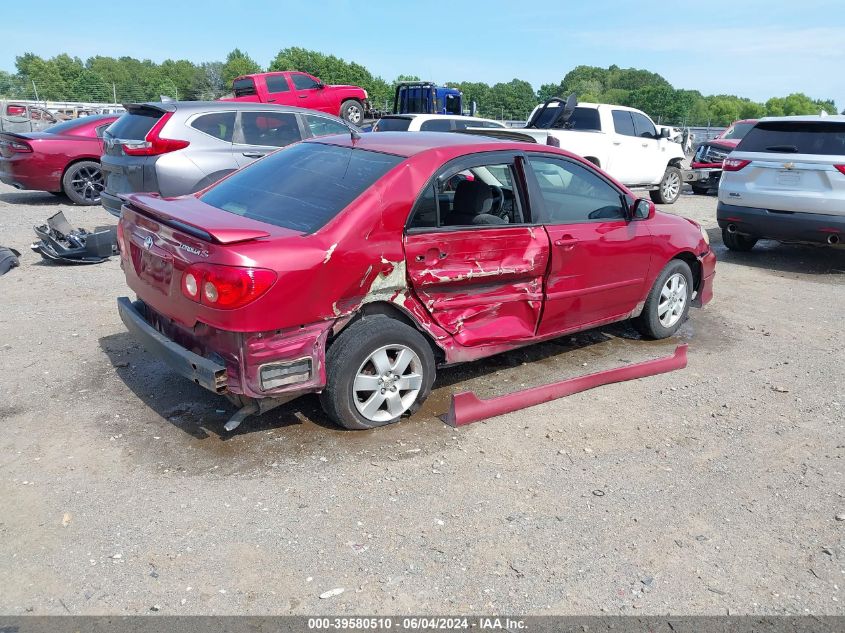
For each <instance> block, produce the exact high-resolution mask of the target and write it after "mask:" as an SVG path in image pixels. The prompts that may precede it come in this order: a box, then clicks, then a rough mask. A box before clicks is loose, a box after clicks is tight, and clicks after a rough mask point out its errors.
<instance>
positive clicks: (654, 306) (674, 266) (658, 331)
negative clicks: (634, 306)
mask: <svg viewBox="0 0 845 633" xmlns="http://www.w3.org/2000/svg"><path fill="white" fill-rule="evenodd" d="M676 274H680V275H683V277H684V279H685V280H686V298H685V300H684V305H683V310H682V311H681V312H680V315H679V318H678V320H677V321H675V322H674V323H672V324H671V325H670V326H668V327H667V326H665V325H663V323H661V322H660V316H659V314H658V307H659V306H660V299H661V292H662V291H663V287H664V286H665V285H666V282H667V281H668V280H669V278H670V277H673V276H674V275H676ZM692 289H693V286H692V271H691V270H690V268H689V265H688V264H687V263H686V262H685V261H683V260H680V259H673V260H672V261H671V262H669V263H668V264H666V267H665V268H664V269H663V270H662V271H661V272H660V274H659V275H658V276H657V279H656V280H655V281H654V285H653V286H652V287H651V291H650V292H649V293H648V297H647V298H646V301H645V306H643V311H642V313H641V314H640V316H638V317H637V318H636V319H634V327H635V328H637V330H638V331H639V332H640V334H642V335H643V336H645V337H648V338H652V339H662V338H667V337H669V336H672V335H673V334H674V333H675V332H677V331H678V328H679V327H681V325H682V324H683V322H684V321H686V318H687V314H688V313H689V306H690V302H691V300H692Z"/></svg>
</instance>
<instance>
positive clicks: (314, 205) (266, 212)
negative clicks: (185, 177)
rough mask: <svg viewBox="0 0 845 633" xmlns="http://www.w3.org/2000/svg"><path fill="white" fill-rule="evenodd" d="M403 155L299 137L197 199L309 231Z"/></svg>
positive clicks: (398, 160)
mask: <svg viewBox="0 0 845 633" xmlns="http://www.w3.org/2000/svg"><path fill="white" fill-rule="evenodd" d="M403 160H404V158H402V157H401V156H393V155H390V154H381V153H377V152H370V151H367V150H362V149H353V148H351V147H337V146H335V145H324V144H322V143H313V142H312V143H301V144H299V145H294V146H293V147H290V148H288V149H286V150H284V151H281V152H277V153H275V154H272V155H271V156H268V157H267V158H264V159H263V160H259V161H256V162H255V163H253V164H252V165H250V166H249V167H246V168H244V169H242V170H240V171H238V172H236V173H235V174H233V175H232V176H230V177H229V178H227V179H225V180H223V181H222V182H220V183H219V184H218V185H216V186H214V187H212V188H211V189H209V190H208V192H206V193H205V194H204V195H203V196H202V197H201V198H200V199H201V200H202V201H203V202H205V203H206V204H210V205H211V206H213V207H217V208H218V209H222V210H224V211H228V212H229V213H234V214H236V215H240V216H242V217H245V218H250V219H252V220H258V221H259V222H266V223H267V224H273V225H275V226H282V227H285V228H288V229H293V230H295V231H302V232H304V233H312V232H314V231H316V230H317V229H319V228H320V227H322V226H323V225H325V224H326V223H327V222H328V221H329V220H331V219H332V218H333V217H335V216H336V215H337V214H338V213H340V212H341V211H342V210H343V209H344V208H346V206H347V205H349V203H351V202H352V201H353V200H355V198H357V197H358V196H360V195H361V194H362V193H363V192H364V191H365V190H366V189H367V188H368V187H370V186H371V185H372V184H373V183H374V182H376V181H377V180H378V179H379V178H381V177H382V176H384V174H386V173H387V172H388V171H389V170H391V169H392V168H393V167H395V166H396V165H398V164H399V163H401V162H402V161H403Z"/></svg>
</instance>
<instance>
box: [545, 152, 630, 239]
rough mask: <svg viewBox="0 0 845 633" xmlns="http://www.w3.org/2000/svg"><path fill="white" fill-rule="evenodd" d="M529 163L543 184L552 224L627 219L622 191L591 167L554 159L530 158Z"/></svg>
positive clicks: (547, 212)
mask: <svg viewBox="0 0 845 633" xmlns="http://www.w3.org/2000/svg"><path fill="white" fill-rule="evenodd" d="M528 163H529V164H530V165H531V170H532V171H533V172H534V175H535V176H536V177H537V182H538V184H539V185H540V194H541V196H542V198H543V203H544V205H545V207H546V215H547V216H548V222H549V223H550V224H574V223H583V222H599V221H603V220H621V219H624V218H625V212H624V210H623V208H622V199H621V194H620V192H619V191H617V190H616V188H615V187H613V186H612V185H610V183H608V182H606V181H605V180H604V179H602V178H601V177H599V176H598V175H597V174H595V173H593V172H592V170H590V169H588V168H587V167H584V166H582V165H579V164H577V163H573V162H570V161H567V160H563V159H558V158H550V157H535V158H529V159H528Z"/></svg>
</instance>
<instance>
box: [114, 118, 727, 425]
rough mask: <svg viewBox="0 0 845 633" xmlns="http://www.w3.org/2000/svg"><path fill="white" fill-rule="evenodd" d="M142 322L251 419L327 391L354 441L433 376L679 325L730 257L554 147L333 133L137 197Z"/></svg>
mask: <svg viewBox="0 0 845 633" xmlns="http://www.w3.org/2000/svg"><path fill="white" fill-rule="evenodd" d="M118 241H119V244H120V251H121V264H122V267H123V270H124V272H125V275H126V279H127V282H128V284H129V287H130V288H131V289H132V290H133V291H134V292H135V293H136V294H137V296H138V299H137V300H136V301H130V299H129V298H126V297H122V298H120V299H118V306H119V311H120V315H121V318H122V320H123V322H124V323H125V324H126V326H127V328H128V329H129V330H130V331H131V332H132V333H133V334H134V336H135V337H137V339H138V340H139V341H140V342H141V343H142V344H143V345H144V346H145V347H146V348H147V349H148V350H149V351H151V352H152V353H154V354H157V355H158V356H160V357H161V358H163V359H164V360H165V361H166V362H167V363H169V364H170V366H171V367H172V369H173V370H175V371H176V372H177V373H179V374H181V375H183V376H185V377H186V378H188V379H189V380H192V381H194V382H195V383H197V384H199V385H202V386H203V387H205V388H207V389H210V390H211V391H213V392H215V393H218V394H223V395H226V396H227V397H229V399H230V400H232V401H233V402H234V403H236V404H237V405H238V406H239V407H240V410H239V411H238V413H236V414H235V416H234V417H233V418H232V419H231V420H230V421H229V423H228V424H227V425H226V428H227V429H229V430H230V429H232V428H234V427H235V426H237V425H238V424H239V423H240V421H241V420H242V419H243V418H244V417H245V416H246V415H248V414H251V413H259V412H263V411H266V410H268V409H270V408H272V407H273V406H276V405H278V404H280V403H282V402H286V401H288V400H291V399H292V398H295V397H297V396H299V395H302V394H305V393H311V392H316V393H319V394H320V400H321V402H322V405H323V407H324V409H325V411H326V413H327V414H328V415H329V416H330V417H331V418H332V419H333V420H335V421H336V422H337V423H339V424H341V425H342V426H344V427H346V428H350V429H366V428H371V427H376V426H381V425H384V424H389V423H392V422H396V421H397V420H399V419H400V418H401V417H402V416H404V415H408V414H411V413H413V412H414V411H415V410H417V409H418V408H419V406H420V405H421V404H422V402H423V401H424V400H425V399H426V397H427V396H428V395H429V393H430V392H431V388H432V384H433V383H434V379H435V372H436V370H437V367H440V366H443V365H450V364H454V363H460V362H464V361H471V360H474V359H478V358H483V357H485V356H490V355H492V354H498V353H500V352H504V351H506V350H511V349H514V348H517V347H520V346H523V345H528V344H531V343H536V342H538V341H543V340H547V339H551V338H555V337H558V336H561V335H563V334H568V333H571V332H576V331H579V330H585V329H588V328H593V327H596V326H599V325H603V324H606V323H611V322H614V321H621V320H624V319H633V322H634V324H635V325H636V326H637V328H638V329H639V330H640V331H641V332H642V333H643V334H644V335H646V336H648V337H651V338H664V337H667V336H670V335H672V334H674V333H675V331H676V330H677V329H678V327H680V325H681V323H682V322H683V321H684V319H685V318H686V316H687V311H688V309H689V307H690V306H691V305H698V306H701V305H703V304H705V303H707V302H708V301H709V300H710V299H711V297H712V288H713V277H714V269H715V256H714V254H713V252H712V251H711V250H710V246H709V243H708V239H707V234H706V233H705V232H704V231H703V230H702V229H701V227H699V225H698V224H696V223H695V222H693V221H691V220H687V219H684V218H680V217H677V216H673V215H666V214H663V213H660V212H658V211H656V210H655V207H654V204H653V203H652V202H651V201H649V200H646V199H641V198H640V199H638V198H636V197H635V196H634V195H633V194H632V193H631V192H630V191H628V190H627V189H626V188H625V187H624V186H622V185H620V184H619V183H617V182H615V181H614V180H613V179H611V178H610V177H609V176H607V175H606V174H605V173H603V172H602V171H601V170H600V169H598V168H596V167H595V166H593V165H592V164H590V163H588V162H586V161H584V160H583V159H581V158H579V157H577V156H574V155H572V154H570V153H567V152H565V151H562V150H559V149H557V148H553V147H548V146H542V145H536V144H526V143H517V142H509V141H500V140H494V139H487V138H484V137H467V136H463V135H455V134H440V133H420V134H402V133H389V132H387V133H382V134H368V135H364V136H363V137H361V136H359V135H352V136H346V135H343V136H332V137H324V138H320V139H314V140H309V141H306V142H302V143H299V144H296V145H292V146H290V147H288V148H285V149H282V150H279V151H277V152H275V153H274V154H271V155H269V156H267V157H265V158H263V159H261V160H259V161H257V162H255V163H254V164H253V165H251V166H249V167H246V168H244V169H242V170H240V171H237V172H235V173H234V174H232V175H231V176H229V177H227V178H225V179H224V180H222V181H220V182H219V183H217V184H215V185H213V186H212V187H211V188H209V189H207V190H205V191H204V192H200V193H198V194H193V195H189V196H184V197H180V198H173V199H162V198H159V197H157V196H155V195H145V194H136V195H131V196H128V197H127V198H126V199H125V203H124V205H123V210H122V215H121V220H120V224H119V225H118Z"/></svg>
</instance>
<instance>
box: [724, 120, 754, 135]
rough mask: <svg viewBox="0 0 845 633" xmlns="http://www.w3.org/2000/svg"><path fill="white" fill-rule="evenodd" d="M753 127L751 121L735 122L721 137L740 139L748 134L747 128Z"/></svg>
mask: <svg viewBox="0 0 845 633" xmlns="http://www.w3.org/2000/svg"><path fill="white" fill-rule="evenodd" d="M753 127H754V124H753V123H737V124H736V125H732V126H731V127H729V128H728V129H727V131H726V132H725V134H724V135H723V136H722V138H735V139H740V138H742V137H744V136H745V135H746V134H748V130H750V129H751V128H753Z"/></svg>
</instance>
